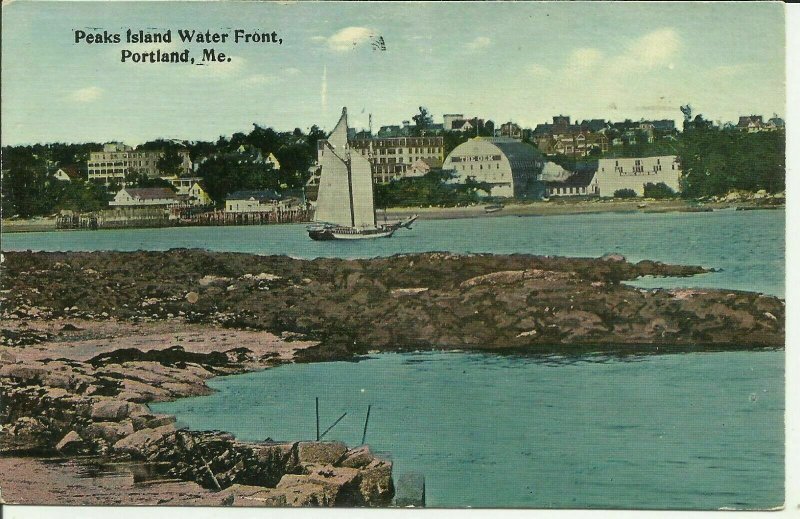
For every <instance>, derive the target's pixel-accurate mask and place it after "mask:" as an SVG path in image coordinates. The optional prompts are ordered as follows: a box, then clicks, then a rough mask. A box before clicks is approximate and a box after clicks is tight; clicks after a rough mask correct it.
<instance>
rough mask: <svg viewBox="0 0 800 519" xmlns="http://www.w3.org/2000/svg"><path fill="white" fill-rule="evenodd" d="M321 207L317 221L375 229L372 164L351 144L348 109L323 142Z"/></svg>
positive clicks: (320, 156) (318, 201)
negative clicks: (348, 141)
mask: <svg viewBox="0 0 800 519" xmlns="http://www.w3.org/2000/svg"><path fill="white" fill-rule="evenodd" d="M318 160H319V163H320V166H321V175H320V181H319V191H318V194H317V210H316V213H315V215H314V220H316V221H317V222H323V223H332V224H336V225H340V226H343V227H354V228H357V229H374V228H375V227H376V225H375V223H376V222H375V202H374V197H373V185H372V182H373V180H372V166H371V165H370V163H369V160H367V159H366V158H365V157H363V156H362V155H361V154H360V153H358V152H353V153H351V150H350V147H349V146H348V144H347V109H346V108H345V109H343V110H342V117H341V118H340V119H339V122H338V123H337V124H336V127H335V128H334V129H333V131H332V132H331V134H330V136H329V137H328V140H327V141H326V142H324V143H323V145H322V148H321V150H320V152H319V157H318Z"/></svg>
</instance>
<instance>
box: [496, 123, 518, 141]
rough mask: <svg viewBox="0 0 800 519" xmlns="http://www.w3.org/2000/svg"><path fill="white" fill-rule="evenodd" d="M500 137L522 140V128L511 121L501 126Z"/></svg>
mask: <svg viewBox="0 0 800 519" xmlns="http://www.w3.org/2000/svg"><path fill="white" fill-rule="evenodd" d="M500 137H511V138H512V139H522V128H521V127H520V125H518V124H516V123H512V122H511V121H509V122H507V123H504V124H501V125H500Z"/></svg>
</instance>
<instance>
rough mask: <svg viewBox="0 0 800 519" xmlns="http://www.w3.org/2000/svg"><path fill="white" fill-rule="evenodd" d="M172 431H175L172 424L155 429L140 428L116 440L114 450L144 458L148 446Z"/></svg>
mask: <svg viewBox="0 0 800 519" xmlns="http://www.w3.org/2000/svg"><path fill="white" fill-rule="evenodd" d="M173 432H175V426H174V425H172V424H169V425H163V426H161V427H156V428H155V429H142V430H139V431H136V432H134V433H133V434H131V435H129V436H126V437H125V438H122V439H121V440H119V441H118V442H116V443H115V444H114V450H116V451H119V452H122V453H126V454H130V455H132V456H136V457H139V458H144V457H146V456H147V454H148V447H150V446H151V445H153V444H154V443H155V442H157V441H158V440H160V439H161V438H163V437H164V436H166V435H168V434H171V433H173Z"/></svg>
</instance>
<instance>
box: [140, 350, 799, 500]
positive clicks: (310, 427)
mask: <svg viewBox="0 0 800 519" xmlns="http://www.w3.org/2000/svg"><path fill="white" fill-rule="evenodd" d="M783 363H784V353H783V352H782V351H762V352H723V353H690V354H680V355H660V356H646V357H628V358H622V359H616V358H608V357H600V356H589V357H582V358H577V359H567V358H559V357H503V356H494V355H484V354H471V353H470V354H467V353H415V354H379V355H373V356H371V357H370V358H369V359H368V360H365V361H362V362H357V363H354V362H331V363H322V364H298V365H286V366H281V367H278V368H275V369H270V370H267V371H263V372H257V373H249V374H245V375H237V376H230V377H221V378H217V379H214V380H212V381H211V382H210V385H211V387H213V388H214V389H216V390H217V391H218V392H217V393H215V394H212V395H210V396H205V397H198V398H187V399H181V400H178V401H176V402H170V403H163V404H156V405H152V407H153V408H154V409H155V410H157V411H158V412H165V413H172V414H176V415H177V416H178V419H179V425H185V426H189V427H191V428H194V429H223V430H226V431H230V432H233V433H235V434H236V435H237V437H239V438H243V439H248V440H263V439H265V438H267V437H270V438H273V439H276V440H281V439H286V440H289V439H300V438H307V439H313V437H314V435H315V432H314V431H315V422H314V397H316V396H319V397H320V408H321V412H320V415H321V420H320V421H321V429H322V430H324V429H325V428H327V426H328V425H329V424H331V423H333V422H334V420H336V418H338V417H339V416H341V414H342V413H344V412H347V413H348V415H347V416H346V417H345V419H344V420H342V422H340V423H339V425H337V426H336V427H335V428H334V429H333V430H332V431H331V432H330V433H329V434H328V436H327V437H326V439H338V440H342V441H344V442H346V443H348V444H350V445H357V444H359V443H360V442H361V434H362V431H363V426H364V418H365V414H366V410H367V405H369V404H372V411H371V415H370V422H369V430H368V433H367V443H369V444H370V445H371V446H372V448H373V449H374V450H377V451H379V452H383V453H386V454H388V455H389V456H390V457H391V458H392V459H393V461H394V463H395V468H394V470H395V474H401V473H406V472H419V473H422V474H424V475H425V478H426V489H427V498H428V506H438V507H464V506H473V507H558V508H571V507H578V508H593V507H599V508H690V509H717V508H722V507H731V508H767V507H774V506H778V505H780V504H782V503H783V441H784V437H783V411H784V399H783Z"/></svg>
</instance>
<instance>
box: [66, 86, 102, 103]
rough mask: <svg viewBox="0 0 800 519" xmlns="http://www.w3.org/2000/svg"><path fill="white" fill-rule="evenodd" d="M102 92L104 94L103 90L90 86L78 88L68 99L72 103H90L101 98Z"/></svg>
mask: <svg viewBox="0 0 800 519" xmlns="http://www.w3.org/2000/svg"><path fill="white" fill-rule="evenodd" d="M104 92H105V90H103V89H102V88H100V87H96V86H90V87H86V88H80V89H78V90H75V91H74V92H72V94H71V95H70V98H71V99H72V100H73V101H77V102H79V103H90V102H92V101H95V100H97V99H100V98H101V97H102V96H103V93H104Z"/></svg>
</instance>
